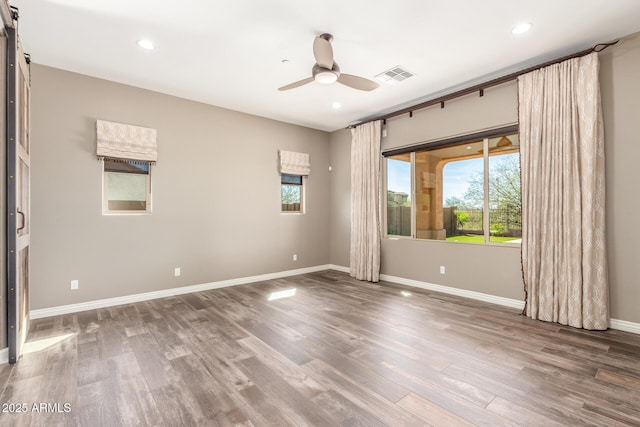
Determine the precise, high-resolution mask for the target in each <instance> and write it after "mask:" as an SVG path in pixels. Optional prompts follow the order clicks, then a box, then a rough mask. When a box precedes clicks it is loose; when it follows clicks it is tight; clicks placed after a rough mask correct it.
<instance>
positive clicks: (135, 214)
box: [102, 211, 151, 216]
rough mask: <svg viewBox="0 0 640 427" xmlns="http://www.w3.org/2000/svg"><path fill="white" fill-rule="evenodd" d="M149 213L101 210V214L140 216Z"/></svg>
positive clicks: (149, 213)
mask: <svg viewBox="0 0 640 427" xmlns="http://www.w3.org/2000/svg"><path fill="white" fill-rule="evenodd" d="M140 215H151V212H149V211H144V212H142V211H140V212H131V211H116V212H102V216H140Z"/></svg>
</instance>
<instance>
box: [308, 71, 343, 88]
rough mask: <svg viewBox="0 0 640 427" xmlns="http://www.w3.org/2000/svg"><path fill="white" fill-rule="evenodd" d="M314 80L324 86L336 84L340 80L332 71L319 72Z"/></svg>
mask: <svg viewBox="0 0 640 427" xmlns="http://www.w3.org/2000/svg"><path fill="white" fill-rule="evenodd" d="M313 78H314V79H315V81H317V82H318V83H322V84H323V85H328V84H331V83H335V81H336V80H338V75H337V74H336V73H334V72H333V71H331V70H326V71H318V72H317V73H316V74H315V75H314V76H313Z"/></svg>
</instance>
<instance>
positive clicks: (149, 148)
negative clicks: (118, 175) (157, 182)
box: [96, 120, 158, 163]
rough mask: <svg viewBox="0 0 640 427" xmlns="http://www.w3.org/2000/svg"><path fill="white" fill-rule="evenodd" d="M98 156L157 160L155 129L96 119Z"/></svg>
mask: <svg viewBox="0 0 640 427" xmlns="http://www.w3.org/2000/svg"><path fill="white" fill-rule="evenodd" d="M96 130H97V141H98V144H97V145H98V150H97V151H98V152H97V154H98V158H101V159H102V158H112V159H128V160H143V161H148V162H152V163H155V162H156V161H157V160H158V145H157V143H156V134H157V131H156V130H155V129H150V128H145V127H140V126H132V125H125V124H122V123H114V122H107V121H104V120H98V121H97V122H96Z"/></svg>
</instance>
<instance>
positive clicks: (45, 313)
mask: <svg viewBox="0 0 640 427" xmlns="http://www.w3.org/2000/svg"><path fill="white" fill-rule="evenodd" d="M330 268H331V266H330V265H328V264H325V265H317V266H315V267H307V268H299V269H297V270H287V271H279V272H277V273H268V274H261V275H258V276H249V277H241V278H238V279H229V280H220V281H218V282H211V283H203V284H201V285H192V286H183V287H180V288H171V289H163V290H161V291H152V292H145V293H141V294H134V295H126V296H122V297H115V298H106V299H100V300H95V301H87V302H81V303H78V304H69V305H62V306H58V307H50V308H41V309H38V310H31V312H30V314H29V317H30V318H31V319H41V318H43V317H52V316H58V315H61V314H69V313H78V312H80V311H86V310H94V309H96V308H106V307H113V306H116V305H123V304H131V303H134V302H139V301H148V300H152V299H157V298H166V297H171V296H174V295H183V294H190V293H193V292H201V291H208V290H210V289H219V288H226V287H228V286H236V285H244V284H247V283H254V282H261V281H264V280H271V279H279V278H281V277H288V276H296V275H298V274H306V273H315V272H317V271H323V270H329V269H330ZM0 356H1V353H0Z"/></svg>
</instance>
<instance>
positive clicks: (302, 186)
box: [280, 173, 306, 215]
mask: <svg viewBox="0 0 640 427" xmlns="http://www.w3.org/2000/svg"><path fill="white" fill-rule="evenodd" d="M283 176H295V177H299V178H300V184H295V183H288V182H287V183H285V182H282V179H283V178H282V177H283ZM305 179H306V176H304V175H293V174H288V173H281V174H280V213H281V214H283V215H303V214H304V213H305V211H306V209H305V205H306V197H305V196H306V194H305V191H306V190H305V187H306V185H305V183H304V181H305ZM284 186H290V187H300V210H293V211H285V210H282V189H283V187H284Z"/></svg>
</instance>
